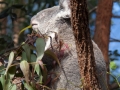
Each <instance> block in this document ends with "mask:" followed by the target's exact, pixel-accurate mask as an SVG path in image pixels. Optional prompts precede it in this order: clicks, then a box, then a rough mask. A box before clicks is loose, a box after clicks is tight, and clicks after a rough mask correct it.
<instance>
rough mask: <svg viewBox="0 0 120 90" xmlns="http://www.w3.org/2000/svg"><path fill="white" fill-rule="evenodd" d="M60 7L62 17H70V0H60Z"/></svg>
mask: <svg viewBox="0 0 120 90" xmlns="http://www.w3.org/2000/svg"><path fill="white" fill-rule="evenodd" d="M59 7H60V8H59V9H60V13H59V15H60V17H62V18H70V17H71V10H70V0H60V1H59Z"/></svg>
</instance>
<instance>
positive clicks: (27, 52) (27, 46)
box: [22, 44, 31, 62]
mask: <svg viewBox="0 0 120 90" xmlns="http://www.w3.org/2000/svg"><path fill="white" fill-rule="evenodd" d="M22 48H23V49H24V50H25V52H26V57H27V61H28V62H30V59H31V58H30V57H31V53H30V52H31V50H30V47H29V45H28V44H24V45H23V46H22Z"/></svg>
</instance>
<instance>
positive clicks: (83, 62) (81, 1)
mask: <svg viewBox="0 0 120 90" xmlns="http://www.w3.org/2000/svg"><path fill="white" fill-rule="evenodd" d="M71 12H72V18H71V23H72V29H73V34H74V37H75V42H76V49H77V55H78V63H79V66H80V74H81V77H82V79H83V80H82V81H83V82H82V83H83V89H84V90H93V89H94V90H100V89H101V88H100V85H99V84H98V79H97V76H96V71H95V58H94V53H93V45H92V41H91V38H90V30H89V18H88V10H87V4H86V0H71Z"/></svg>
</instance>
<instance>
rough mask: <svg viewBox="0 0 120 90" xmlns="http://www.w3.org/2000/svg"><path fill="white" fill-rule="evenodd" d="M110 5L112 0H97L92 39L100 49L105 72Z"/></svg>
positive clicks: (107, 58) (107, 61)
mask: <svg viewBox="0 0 120 90" xmlns="http://www.w3.org/2000/svg"><path fill="white" fill-rule="evenodd" d="M112 5H113V0H109V1H108V0H99V3H98V8H97V17H96V28H95V35H94V41H95V42H96V43H97V45H98V47H99V48H100V49H101V51H102V53H103V56H104V59H105V62H106V66H107V72H109V56H108V49H109V36H110V25H111V17H112ZM107 81H108V83H109V75H107Z"/></svg>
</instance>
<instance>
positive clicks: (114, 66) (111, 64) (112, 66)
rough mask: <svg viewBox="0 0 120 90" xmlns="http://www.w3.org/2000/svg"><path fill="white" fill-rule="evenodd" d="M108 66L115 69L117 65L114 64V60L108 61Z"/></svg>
mask: <svg viewBox="0 0 120 90" xmlns="http://www.w3.org/2000/svg"><path fill="white" fill-rule="evenodd" d="M110 68H111V69H112V70H115V69H116V68H117V65H116V63H115V62H114V61H111V62H110Z"/></svg>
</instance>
